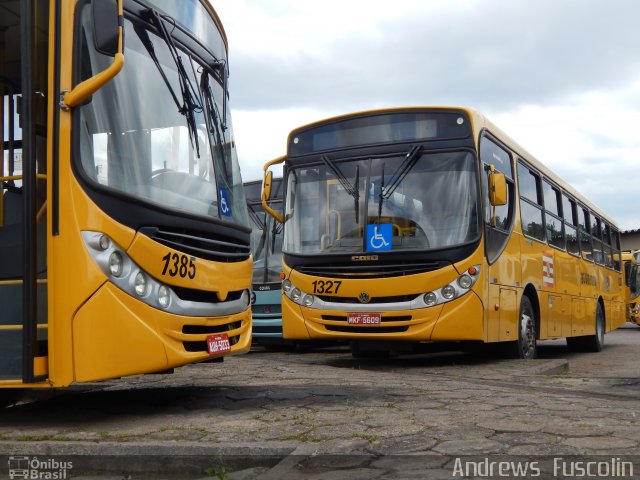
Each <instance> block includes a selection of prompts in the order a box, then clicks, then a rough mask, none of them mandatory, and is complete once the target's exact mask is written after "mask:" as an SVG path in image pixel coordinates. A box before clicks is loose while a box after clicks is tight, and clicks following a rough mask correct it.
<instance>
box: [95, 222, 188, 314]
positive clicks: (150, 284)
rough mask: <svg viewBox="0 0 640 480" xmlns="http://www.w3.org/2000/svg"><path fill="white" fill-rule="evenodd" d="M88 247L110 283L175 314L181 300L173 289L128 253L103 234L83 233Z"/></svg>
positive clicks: (153, 305) (151, 304)
mask: <svg viewBox="0 0 640 480" xmlns="http://www.w3.org/2000/svg"><path fill="white" fill-rule="evenodd" d="M82 239H83V240H84V244H85V247H86V248H87V251H88V252H89V254H90V255H91V257H92V258H93V259H94V260H95V262H96V263H97V265H98V267H100V270H101V271H102V273H104V275H105V276H106V277H107V278H108V279H109V281H110V282H111V283H112V284H113V285H115V286H116V287H118V288H119V289H121V290H122V291H124V292H126V293H127V295H130V296H132V297H133V298H136V299H137V300H140V301H141V302H143V303H146V304H147V305H149V306H151V307H153V308H160V309H165V310H169V311H170V312H172V313H175V310H176V309H177V310H180V309H181V308H183V307H181V306H180V298H179V297H177V296H176V294H175V292H174V291H173V290H172V289H171V287H169V286H167V285H163V284H161V283H160V282H158V281H157V280H156V279H155V278H153V277H152V276H151V275H149V274H148V273H147V272H145V271H144V270H143V269H142V268H141V267H140V266H139V265H137V264H136V262H135V261H134V260H133V259H132V258H131V257H129V255H127V252H126V251H125V250H124V249H123V248H122V247H120V246H119V245H118V244H117V243H116V242H114V241H113V239H112V238H110V237H109V236H108V235H106V234H105V233H102V232H95V231H90V230H84V231H82Z"/></svg>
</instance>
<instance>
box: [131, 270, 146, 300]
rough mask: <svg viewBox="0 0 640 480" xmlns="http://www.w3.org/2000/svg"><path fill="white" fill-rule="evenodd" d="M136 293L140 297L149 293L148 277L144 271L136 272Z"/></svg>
mask: <svg viewBox="0 0 640 480" xmlns="http://www.w3.org/2000/svg"><path fill="white" fill-rule="evenodd" d="M133 288H134V289H135V291H136V294H137V295H138V296H139V297H142V296H144V294H145V293H147V277H145V275H144V273H142V272H138V273H136V278H135V279H134V287H133Z"/></svg>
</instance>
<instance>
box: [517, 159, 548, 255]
mask: <svg viewBox="0 0 640 480" xmlns="http://www.w3.org/2000/svg"><path fill="white" fill-rule="evenodd" d="M518 190H519V191H520V217H521V220H522V233H524V234H525V235H527V236H529V237H532V238H535V239H536V240H539V241H540V242H544V241H545V228H544V224H543V221H542V195H541V187H540V177H539V176H538V174H536V173H534V172H533V171H531V170H529V168H528V167H527V166H525V165H524V164H523V163H521V162H518Z"/></svg>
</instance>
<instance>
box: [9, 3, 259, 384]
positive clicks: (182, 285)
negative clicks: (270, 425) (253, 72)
mask: <svg viewBox="0 0 640 480" xmlns="http://www.w3.org/2000/svg"><path fill="white" fill-rule="evenodd" d="M0 7H1V8H0V10H1V11H2V15H1V16H0V92H1V93H2V103H1V110H2V111H1V112H0V113H1V114H0V122H1V123H2V128H1V129H0V130H1V131H2V132H3V136H2V143H1V144H0V147H1V150H2V154H3V159H2V162H0V187H1V189H0V387H4V388H23V387H63V386H67V385H69V384H70V383H72V382H85V381H93V380H100V379H108V378H115V377H121V376H125V375H133V374H140V373H147V372H158V371H166V370H170V369H172V368H173V367H177V366H180V365H184V364H188V363H192V362H199V361H203V360H208V359H222V357H223V356H224V355H228V354H235V353H242V352H245V351H247V350H248V349H249V346H250V341H251V311H250V287H251V273H252V260H251V253H250V245H249V235H250V227H249V219H248V214H247V209H246V201H245V197H244V192H243V188H242V179H241V176H240V170H239V165H238V160H237V155H236V149H235V143H234V135H233V129H232V125H231V117H230V114H229V112H230V109H229V107H228V104H227V98H228V91H227V77H228V69H227V65H228V63H227V39H226V35H225V33H224V30H223V27H222V24H221V23H220V20H219V18H218V17H217V15H216V13H215V11H214V10H213V8H212V7H211V5H210V4H209V3H208V2H207V1H206V0H183V1H180V2H173V1H166V0H118V1H116V0H100V1H96V0H94V1H89V0H22V1H20V2H17V1H6V0H0ZM0 396H1V394H0Z"/></svg>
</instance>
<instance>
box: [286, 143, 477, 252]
mask: <svg viewBox="0 0 640 480" xmlns="http://www.w3.org/2000/svg"><path fill="white" fill-rule="evenodd" d="M287 181H288V185H287V197H288V198H287V202H286V208H287V212H286V216H285V218H286V222H287V223H286V225H287V226H286V228H285V240H284V247H283V248H284V251H285V252H286V253H292V254H327V255H332V254H339V253H350V254H353V253H363V252H368V251H371V248H370V247H369V246H368V244H367V241H366V240H367V238H368V234H367V232H371V231H372V228H374V229H376V230H373V231H376V232H377V228H378V226H380V230H381V231H383V230H385V231H388V232H389V234H388V237H387V238H386V239H385V242H384V243H386V245H385V248H384V250H386V251H406V250H436V249H443V248H448V247H453V246H456V245H461V244H465V243H469V242H472V241H475V240H477V239H478V238H479V236H480V227H479V220H480V219H479V218H478V212H479V206H478V202H479V197H478V187H477V175H476V163H475V157H474V155H473V154H472V153H471V152H468V151H453V152H446V153H422V152H421V151H419V150H417V149H412V150H411V152H410V153H408V154H407V153H406V152H405V153H404V154H397V155H395V156H391V157H389V156H385V157H384V158H376V157H371V158H364V159H363V158H359V159H347V160H342V161H339V162H338V161H332V160H330V159H329V158H327V157H323V163H322V164H316V165H313V166H302V167H298V168H292V169H291V170H290V171H289V174H288V178H287ZM382 226H386V227H382ZM381 242H382V240H381Z"/></svg>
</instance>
